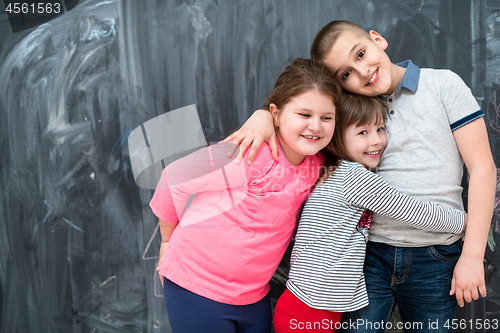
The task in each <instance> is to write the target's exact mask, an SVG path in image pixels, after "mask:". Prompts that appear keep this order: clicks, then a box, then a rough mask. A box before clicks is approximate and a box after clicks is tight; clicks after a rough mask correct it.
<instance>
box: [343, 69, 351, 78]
mask: <svg viewBox="0 0 500 333" xmlns="http://www.w3.org/2000/svg"><path fill="white" fill-rule="evenodd" d="M349 75H351V71H347V72H345V73H344V74H343V75H342V80H345V79H347V78H348V77H349Z"/></svg>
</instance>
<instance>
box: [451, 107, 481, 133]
mask: <svg viewBox="0 0 500 333" xmlns="http://www.w3.org/2000/svg"><path fill="white" fill-rule="evenodd" d="M481 117H484V113H483V111H481V110H479V111H476V112H474V113H472V114H470V115H468V116H467V117H464V118H462V119H460V120H459V121H455V122H454V123H453V124H451V125H450V127H451V131H452V132H454V131H456V130H457V129H459V128H460V127H462V126H465V125H467V124H468V123H472V122H473V121H474V120H477V119H479V118H481Z"/></svg>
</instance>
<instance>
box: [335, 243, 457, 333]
mask: <svg viewBox="0 0 500 333" xmlns="http://www.w3.org/2000/svg"><path fill="white" fill-rule="evenodd" d="M461 251H462V243H461V240H459V241H457V242H456V243H454V244H451V245H434V246H428V247H408V248H404V247H394V246H390V245H386V244H382V243H375V242H368V246H367V249H366V258H365V265H364V274H365V280H366V288H367V291H368V298H369V301H370V304H369V305H368V306H367V307H365V308H363V309H360V310H358V311H355V312H346V313H344V314H342V325H343V326H342V327H344V328H347V329H345V330H340V331H339V332H384V329H385V328H388V327H387V326H388V325H391V323H390V320H391V315H392V312H393V310H394V307H395V305H396V304H397V305H398V307H399V312H400V315H401V320H402V322H400V323H394V325H393V326H392V328H403V329H404V331H405V332H432V333H437V332H452V330H451V329H447V328H446V327H444V325H445V324H446V321H447V320H449V321H448V324H449V325H450V326H451V320H452V319H453V318H455V310H456V306H457V301H456V298H455V296H450V295H449V292H450V289H451V279H452V277H453V270H454V268H455V264H456V262H457V261H458V258H459V257H460V253H461ZM388 322H389V323H388ZM396 325H398V326H396ZM389 328H390V327H389Z"/></svg>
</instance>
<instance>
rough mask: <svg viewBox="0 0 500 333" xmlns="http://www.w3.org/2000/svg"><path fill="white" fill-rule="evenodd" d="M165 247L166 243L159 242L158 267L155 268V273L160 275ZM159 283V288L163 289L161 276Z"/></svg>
mask: <svg viewBox="0 0 500 333" xmlns="http://www.w3.org/2000/svg"><path fill="white" fill-rule="evenodd" d="M167 247H168V242H161V247H160V259H159V260H158V265H157V266H156V271H157V272H158V274H159V273H160V269H161V264H162V262H163V257H164V256H165V253H166V252H167ZM160 281H161V286H162V287H163V277H162V276H161V275H160Z"/></svg>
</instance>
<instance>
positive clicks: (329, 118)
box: [323, 117, 333, 120]
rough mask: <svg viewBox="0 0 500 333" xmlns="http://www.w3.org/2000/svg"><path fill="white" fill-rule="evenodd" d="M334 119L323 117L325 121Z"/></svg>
mask: <svg viewBox="0 0 500 333" xmlns="http://www.w3.org/2000/svg"><path fill="white" fill-rule="evenodd" d="M332 119H333V118H332V117H323V120H332Z"/></svg>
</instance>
